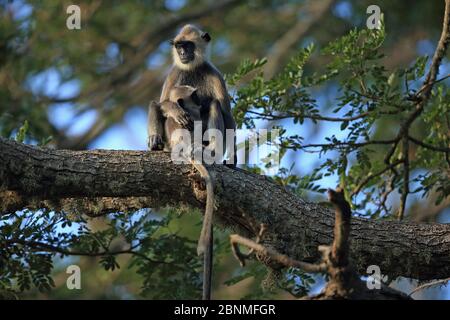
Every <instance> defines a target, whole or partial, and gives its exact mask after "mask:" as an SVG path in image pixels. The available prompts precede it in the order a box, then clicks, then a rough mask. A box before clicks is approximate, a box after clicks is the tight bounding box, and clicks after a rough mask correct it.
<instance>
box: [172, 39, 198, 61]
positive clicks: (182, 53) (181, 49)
mask: <svg viewBox="0 0 450 320" xmlns="http://www.w3.org/2000/svg"><path fill="white" fill-rule="evenodd" d="M173 46H174V47H175V50H177V54H178V57H179V58H180V61H181V63H183V64H188V63H190V62H193V61H194V59H195V43H194V42H192V41H176V42H174V44H173Z"/></svg>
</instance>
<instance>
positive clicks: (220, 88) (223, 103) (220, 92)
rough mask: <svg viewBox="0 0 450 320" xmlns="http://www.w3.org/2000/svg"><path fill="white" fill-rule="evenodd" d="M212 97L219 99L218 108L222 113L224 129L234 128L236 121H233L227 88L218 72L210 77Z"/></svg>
mask: <svg viewBox="0 0 450 320" xmlns="http://www.w3.org/2000/svg"><path fill="white" fill-rule="evenodd" d="M211 80H212V82H213V88H214V97H215V98H216V99H217V100H218V101H219V103H220V108H221V110H222V114H223V120H224V123H225V129H233V130H235V129H236V122H235V121H234V118H233V115H232V113H231V105H230V98H229V97H228V92H227V88H226V86H225V81H224V80H223V79H222V77H221V76H220V74H217V75H215V76H214V77H212V79H211Z"/></svg>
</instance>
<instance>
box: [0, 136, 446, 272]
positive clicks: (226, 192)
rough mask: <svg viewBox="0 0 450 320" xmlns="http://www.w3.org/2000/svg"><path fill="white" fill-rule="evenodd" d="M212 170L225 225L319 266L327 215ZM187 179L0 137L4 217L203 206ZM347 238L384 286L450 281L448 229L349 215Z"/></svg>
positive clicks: (170, 171) (163, 157)
mask: <svg viewBox="0 0 450 320" xmlns="http://www.w3.org/2000/svg"><path fill="white" fill-rule="evenodd" d="M209 170H210V171H211V175H212V177H213V179H214V180H215V192H216V205H217V211H216V213H215V215H216V218H217V222H220V223H221V224H222V225H225V226H228V227H231V228H233V229H234V230H235V231H237V232H239V233H241V234H244V235H247V236H249V237H252V236H254V235H255V234H254V231H253V230H254V229H255V228H254V226H259V225H260V224H261V223H264V224H265V225H266V226H267V232H266V235H265V237H264V245H265V246H266V247H269V248H270V247H271V248H274V249H275V250H277V251H278V252H281V253H284V254H286V255H288V256H289V257H292V258H294V259H297V260H307V261H313V260H315V259H317V258H319V254H318V251H317V248H318V246H319V245H323V244H325V245H328V244H330V243H331V242H332V241H333V226H334V213H333V211H332V210H331V209H330V208H327V207H325V206H321V205H319V204H315V203H309V202H306V201H304V200H302V199H301V198H299V197H298V196H296V195H295V194H293V193H291V192H289V191H288V190H286V189H285V188H283V187H281V186H279V185H277V184H275V183H273V182H272V181H270V180H269V179H268V178H266V177H264V176H258V175H255V174H251V173H247V172H245V171H242V170H232V169H229V168H227V167H225V166H211V167H209ZM193 173H195V170H194V169H193V168H192V166H190V165H175V164H173V163H172V162H171V160H170V156H169V155H168V154H166V153H164V152H154V153H149V152H144V151H107V150H92V151H67V150H51V149H43V148H39V147H34V146H29V145H23V144H19V143H16V142H14V141H10V140H5V139H2V138H1V139H0V183H1V186H0V190H10V191H13V193H11V192H9V193H6V192H3V193H2V194H0V204H1V206H0V211H1V212H8V211H11V210H17V209H19V208H23V207H26V206H28V205H29V206H30V207H32V208H36V207H47V208H56V209H58V208H59V209H60V208H61V207H62V208H63V209H64V207H63V206H62V204H64V203H71V204H75V206H74V208H78V210H80V211H81V212H83V213H91V214H105V213H107V212H111V211H114V207H115V204H116V205H117V208H118V209H120V210H127V208H128V209H130V210H133V209H136V208H137V207H139V206H140V205H142V207H160V206H164V205H180V204H186V205H189V206H192V207H198V208H203V206H204V201H205V193H204V191H203V190H201V189H200V188H199V187H198V185H199V184H198V177H196V176H195V175H193ZM83 197H84V198H83ZM85 197H89V198H92V197H108V198H102V199H99V198H97V199H93V200H92V201H91V200H90V199H87V198H85ZM120 197H124V198H122V199H117V198H120ZM65 198H82V199H81V200H80V199H65ZM61 199H63V200H61ZM44 200H45V201H44ZM103 200H106V201H105V205H104V206H103V204H102V201H103ZM99 204H101V205H100V206H99ZM128 204H129V205H130V206H129V207H127V206H128ZM84 210H86V211H84ZM350 239H351V240H350V241H351V245H350V247H351V254H350V257H351V260H352V263H353V265H354V266H355V267H356V269H357V271H358V272H359V273H360V274H362V275H364V274H366V269H367V267H368V266H369V265H372V264H375V265H379V266H380V268H381V271H382V272H383V273H384V274H387V275H388V276H389V277H390V279H392V278H393V277H396V276H404V277H410V278H416V279H421V280H428V279H437V278H447V277H449V276H450V225H448V224H415V223H408V222H396V221H371V220H366V219H361V218H356V217H355V218H354V219H352V227H351V237H350Z"/></svg>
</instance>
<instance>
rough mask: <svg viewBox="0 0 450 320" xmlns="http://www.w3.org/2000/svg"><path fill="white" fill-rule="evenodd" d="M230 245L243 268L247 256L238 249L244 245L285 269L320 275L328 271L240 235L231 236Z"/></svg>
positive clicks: (322, 265) (322, 266) (324, 267)
mask: <svg viewBox="0 0 450 320" xmlns="http://www.w3.org/2000/svg"><path fill="white" fill-rule="evenodd" d="M230 243H231V246H232V248H234V249H233V252H235V256H236V258H237V259H238V260H239V262H240V263H241V266H244V265H245V262H244V261H245V260H241V259H243V258H244V257H245V255H243V254H242V253H241V252H240V250H239V248H238V245H239V244H240V245H244V246H246V247H248V248H250V249H253V250H254V251H256V252H258V253H259V254H261V255H263V256H265V257H268V258H270V259H271V260H274V261H276V262H278V263H280V264H282V265H283V266H285V267H295V268H300V269H302V270H304V271H305V272H311V273H318V272H324V271H326V266H325V265H324V264H317V265H316V264H311V263H307V262H303V261H298V260H294V259H291V258H289V257H288V256H287V255H284V254H281V253H279V252H277V251H275V250H272V249H269V248H266V247H265V246H263V245H261V244H259V243H256V242H255V241H253V240H250V239H247V238H245V237H242V236H240V235H238V234H232V235H230Z"/></svg>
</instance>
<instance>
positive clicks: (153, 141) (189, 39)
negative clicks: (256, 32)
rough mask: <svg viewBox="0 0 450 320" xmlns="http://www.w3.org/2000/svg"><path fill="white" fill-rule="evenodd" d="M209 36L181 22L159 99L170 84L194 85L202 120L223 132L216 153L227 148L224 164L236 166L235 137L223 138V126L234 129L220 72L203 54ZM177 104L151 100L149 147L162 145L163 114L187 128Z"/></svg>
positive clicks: (167, 96)
mask: <svg viewBox="0 0 450 320" xmlns="http://www.w3.org/2000/svg"><path fill="white" fill-rule="evenodd" d="M210 40H211V37H210V36H209V34H208V33H206V32H202V31H200V30H199V29H198V28H197V27H195V26H193V25H190V24H188V25H185V26H184V27H183V28H182V29H181V31H180V32H179V33H178V35H177V36H176V37H175V38H174V39H173V40H172V41H171V44H172V55H173V61H174V64H173V67H172V69H171V70H170V72H169V74H168V76H167V78H166V80H165V82H164V85H163V89H162V93H161V97H160V102H164V101H167V100H169V99H170V92H171V90H172V88H173V87H174V86H180V85H188V86H191V87H193V88H196V94H197V97H198V99H199V104H200V105H201V107H202V110H206V112H204V113H203V117H202V121H204V123H205V124H206V126H207V128H208V129H216V130H219V131H220V132H221V133H222V135H223V139H224V140H223V145H222V146H223V147H224V148H223V149H222V154H221V155H220V156H221V158H222V159H223V155H224V153H225V152H227V155H228V158H229V159H228V160H227V161H224V162H225V163H226V164H227V165H228V164H230V165H231V166H233V167H234V166H236V160H237V158H236V137H235V136H234V137H233V139H230V140H232V141H226V139H225V138H226V134H225V133H226V129H232V130H233V133H235V129H236V122H235V120H234V118H233V115H232V113H231V106H230V100H229V96H228V92H227V88H226V85H225V81H224V79H223V77H222V74H221V73H220V72H219V71H218V70H217V69H216V68H215V67H214V66H213V65H212V63H211V62H209V61H208V60H207V59H206V57H205V50H206V46H207V44H208V42H209V41H210ZM180 109H181V108H179V106H178V105H177V104H174V103H172V104H169V105H166V106H163V105H161V104H151V105H150V107H149V122H148V146H149V149H150V150H162V149H163V148H164V141H165V140H166V139H165V137H164V134H165V132H164V127H165V121H166V119H167V115H168V116H169V117H171V118H173V119H174V120H175V121H176V122H177V123H179V124H181V125H183V126H185V127H186V128H189V126H190V123H189V122H190V121H189V119H188V115H187V112H183V110H180ZM207 148H208V149H209V150H212V152H211V154H213V153H214V150H216V149H215V148H216V143H215V139H214V138H213V137H210V139H209V145H208V146H207Z"/></svg>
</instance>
